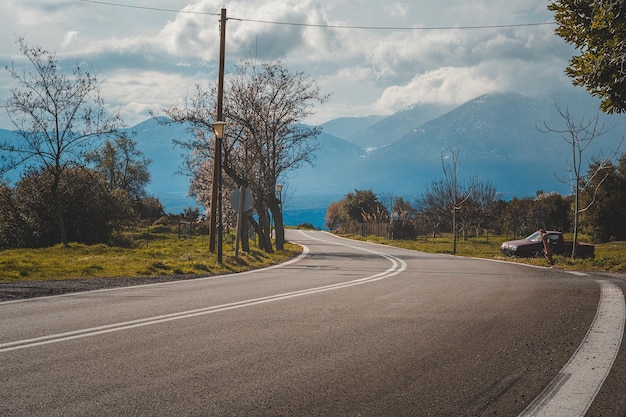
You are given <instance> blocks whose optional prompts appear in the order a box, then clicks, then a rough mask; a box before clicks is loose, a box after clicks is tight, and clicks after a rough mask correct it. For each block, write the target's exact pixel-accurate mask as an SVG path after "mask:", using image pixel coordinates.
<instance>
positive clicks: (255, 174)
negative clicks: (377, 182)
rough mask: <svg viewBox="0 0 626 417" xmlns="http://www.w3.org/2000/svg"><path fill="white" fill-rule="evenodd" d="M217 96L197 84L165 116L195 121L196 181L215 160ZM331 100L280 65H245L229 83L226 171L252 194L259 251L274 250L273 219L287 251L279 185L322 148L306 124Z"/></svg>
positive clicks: (280, 244) (279, 241)
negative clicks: (211, 137) (211, 139)
mask: <svg viewBox="0 0 626 417" xmlns="http://www.w3.org/2000/svg"><path fill="white" fill-rule="evenodd" d="M214 91H215V89H214V88H213V89H210V90H208V91H207V90H205V89H204V88H202V86H200V85H198V86H196V91H195V94H194V95H193V96H192V97H190V98H187V99H186V100H185V102H184V103H183V105H181V106H175V107H172V108H170V109H169V110H168V111H167V112H166V113H167V115H168V116H169V117H170V118H172V119H173V120H174V121H176V122H190V123H191V126H192V129H194V130H195V131H196V132H197V133H198V135H197V137H198V139H197V140H194V141H192V142H193V143H191V142H189V143H187V144H184V145H185V146H186V147H187V148H188V149H190V150H192V151H193V157H194V158H195V162H193V163H192V164H191V165H190V167H191V168H192V171H193V173H194V182H196V181H205V180H206V179H207V178H208V176H207V175H205V174H204V173H203V172H202V171H198V170H195V168H197V167H200V166H204V167H206V166H207V164H206V161H203V159H205V158H208V159H213V155H212V150H211V148H210V146H209V141H207V136H208V133H207V132H210V126H211V124H212V123H213V120H214V115H213V109H214V108H215V105H214V104H215V96H216V94H215V92H214ZM327 99H328V97H327V96H324V95H322V94H321V93H320V90H319V87H318V86H317V84H316V83H315V81H313V80H311V79H310V78H309V77H308V76H306V75H305V74H303V73H291V72H289V71H288V70H287V69H286V68H285V67H283V65H282V64H281V63H280V62H273V63H262V64H260V65H258V66H257V64H255V63H254V62H251V61H244V62H242V63H241V64H240V65H239V66H238V67H237V69H236V71H235V72H234V73H233V74H231V75H230V76H228V77H227V79H226V85H225V91H224V116H225V119H226V123H227V125H226V134H225V137H224V140H223V146H224V149H223V161H222V163H223V169H224V172H225V173H226V175H227V177H228V178H229V179H230V180H231V181H232V182H233V183H234V184H235V185H236V186H238V187H240V186H241V187H247V188H249V189H250V191H251V192H252V195H253V196H254V208H255V210H256V213H257V216H258V222H256V221H255V220H254V219H253V218H252V217H249V220H250V221H251V222H252V223H253V225H254V227H255V228H256V231H257V233H258V235H259V242H260V246H261V247H262V248H263V249H264V250H266V251H268V252H272V251H273V248H272V244H271V239H270V236H271V224H270V218H273V220H274V225H275V227H276V247H277V249H283V246H284V224H283V216H282V207H281V204H280V197H279V195H278V193H277V185H278V183H279V182H280V180H281V178H284V176H285V174H286V173H287V172H288V171H290V170H294V169H297V168H299V167H300V166H301V165H302V164H304V163H310V162H311V161H312V158H313V156H314V151H315V150H316V149H317V143H316V142H315V141H314V140H313V139H314V138H315V137H316V136H317V135H318V134H319V133H320V129H319V128H317V127H311V126H307V125H305V124H303V123H304V120H305V119H306V118H307V117H308V116H310V115H311V114H312V109H313V106H314V105H315V104H321V103H324V102H325V101H326V100H327ZM270 213H271V216H270Z"/></svg>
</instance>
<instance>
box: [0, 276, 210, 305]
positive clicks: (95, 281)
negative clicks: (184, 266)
mask: <svg viewBox="0 0 626 417" xmlns="http://www.w3.org/2000/svg"><path fill="white" fill-rule="evenodd" d="M203 276H206V275H172V276H158V277H145V278H88V279H68V280H56V281H22V282H15V283H0V302H2V301H10V300H19V299H24V298H33V297H44V296H49V295H60V294H67V293H71V292H79V291H92V290H98V289H103V288H115V287H128V286H132V285H142V284H153V283H159V282H168V281H179V280H185V279H194V278H200V277H203Z"/></svg>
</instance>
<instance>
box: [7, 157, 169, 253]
mask: <svg viewBox="0 0 626 417" xmlns="http://www.w3.org/2000/svg"><path fill="white" fill-rule="evenodd" d="M54 181H55V179H54V175H53V174H52V173H51V172H50V171H49V170H43V171H31V172H29V173H28V174H26V175H24V176H23V177H22V178H21V179H20V180H19V181H18V183H17V184H16V185H15V188H11V187H9V186H8V185H6V184H5V185H1V186H0V213H2V216H0V248H14V247H43V246H50V245H53V244H55V243H57V242H59V236H58V229H57V227H56V226H57V223H56V222H57V213H56V210H55V209H54V204H53V195H52V194H53V193H52V189H51V186H50V184H51V183H52V182H54ZM58 192H59V194H60V195H61V196H62V209H63V210H62V213H63V216H62V218H63V222H64V227H65V230H66V234H67V237H68V239H69V240H70V241H73V242H80V243H86V244H94V243H109V242H111V241H112V240H115V241H117V242H121V240H122V239H121V238H120V237H119V234H120V232H121V231H123V230H124V229H125V228H126V227H128V226H129V225H133V224H135V223H136V222H137V219H138V215H137V212H136V211H135V207H136V206H137V205H138V204H143V202H144V201H145V204H146V206H150V207H152V208H151V209H150V210H145V211H144V214H145V213H146V212H148V213H150V212H151V213H152V215H153V216H156V215H159V214H161V213H162V211H163V208H162V206H161V205H160V203H159V202H158V200H156V199H154V198H146V199H140V200H137V201H133V200H132V199H131V196H130V195H129V194H128V193H127V192H126V191H124V190H121V189H116V190H114V191H109V190H108V187H107V183H106V181H105V179H104V178H103V176H102V175H101V174H99V173H97V172H94V171H92V170H90V169H88V168H67V169H65V170H64V171H63V173H62V175H61V176H60V178H59V183H58ZM123 246H128V244H124V245H123Z"/></svg>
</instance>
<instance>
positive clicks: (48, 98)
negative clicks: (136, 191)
mask: <svg viewBox="0 0 626 417" xmlns="http://www.w3.org/2000/svg"><path fill="white" fill-rule="evenodd" d="M17 43H18V46H19V48H20V51H21V52H22V54H23V55H24V57H25V58H26V59H27V61H28V62H29V63H30V64H31V65H32V67H33V71H32V72H27V71H26V70H19V69H17V68H15V67H14V66H13V65H11V66H7V67H6V69H7V71H8V72H9V74H10V76H11V77H12V78H13V80H14V81H15V82H16V83H17V87H16V88H14V89H13V90H12V91H11V95H10V97H9V98H8V100H7V101H6V104H5V108H6V110H7V113H8V116H9V118H10V119H11V121H12V122H13V125H14V126H15V127H16V130H17V132H18V134H19V136H20V140H18V141H14V142H3V143H0V153H1V151H5V155H8V158H7V159H5V160H4V161H3V163H2V166H1V167H0V172H2V171H5V170H9V169H13V168H16V167H17V166H20V165H25V166H27V167H28V168H33V169H42V170H43V171H45V172H47V173H49V174H50V175H51V176H52V181H51V182H49V183H47V186H48V187H49V191H50V196H51V199H50V200H49V201H48V203H49V204H50V206H51V209H52V210H53V211H54V213H55V218H56V226H57V230H58V233H57V240H59V239H60V241H61V242H62V243H63V244H67V242H68V236H67V232H66V225H65V223H64V220H65V216H64V214H63V211H64V209H65V199H64V197H63V196H62V194H61V193H60V183H61V178H62V176H63V173H64V172H65V171H66V170H67V169H69V168H72V167H75V166H80V165H82V164H83V163H84V162H83V161H84V160H85V158H86V156H87V154H88V153H89V152H90V151H91V150H92V149H93V148H94V144H95V143H96V142H99V141H100V140H101V139H104V138H105V137H106V136H107V135H113V136H115V135H117V132H118V128H120V127H121V126H122V121H121V119H120V117H119V115H109V114H108V112H107V111H106V109H105V104H104V100H103V99H102V97H101V96H100V84H99V83H98V81H97V79H96V76H95V75H94V74H93V73H91V72H90V71H88V70H86V69H85V68H83V67H82V66H81V65H77V66H76V67H75V68H74V70H73V72H72V74H71V76H69V75H66V74H64V73H63V72H62V67H61V66H60V64H59V62H58V59H57V57H56V55H55V54H54V53H52V52H48V51H46V50H45V49H42V48H40V47H37V46H30V45H28V44H27V43H26V41H25V40H24V38H18V40H17Z"/></svg>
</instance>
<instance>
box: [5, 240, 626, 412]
mask: <svg viewBox="0 0 626 417" xmlns="http://www.w3.org/2000/svg"><path fill="white" fill-rule="evenodd" d="M288 238H289V239H290V240H291V241H292V242H298V243H301V244H303V245H305V247H306V250H305V256H303V257H302V258H299V259H297V260H296V261H294V262H291V263H288V264H285V265H281V266H279V267H276V268H270V269H265V270H261V271H255V272H251V273H241V274H236V275H228V276H219V277H213V278H206V279H196V280H190V281H181V282H174V283H161V284H154V285H146V286H138V287H131V288H118V289H111V290H102V291H93V292H87V293H78V294H69V295H64V296H53V297H45V298H37V299H28V300H21V301H13V302H4V303H0V416H156V415H160V416H174V415H176V416H487V415H493V416H518V415H564V416H565V415H567V416H571V415H577V414H570V413H571V412H572V411H571V410H570V411H567V409H566V408H564V407H566V406H567V404H570V403H571V404H574V403H573V402H572V401H571V400H570V399H568V397H567V395H575V396H576V398H583V397H582V395H583V394H585V393H586V394H588V395H587V396H588V397H589V398H590V399H589V400H588V401H587V400H584V401H582V402H583V403H584V402H589V404H583V405H582V406H581V407H584V409H583V410H582V411H580V413H582V414H579V415H585V413H586V415H587V416H620V417H623V416H626V395H625V392H626V389H625V388H626V382H624V381H626V348H625V347H624V344H625V343H622V336H623V330H624V321H623V312H622V310H621V308H622V306H623V304H624V296H623V291H624V288H625V287H626V283H625V281H624V279H623V277H620V276H613V277H609V276H602V275H578V274H571V273H566V272H563V271H557V270H552V269H548V268H530V267H527V266H521V265H516V264H508V263H501V262H492V261H484V260H474V259H466V258H461V257H452V256H446V255H432V254H424V253H419V252H413V251H407V250H403V249H397V248H391V247H386V246H381V245H371V244H366V243H360V242H353V241H348V240H344V239H340V238H337V237H334V236H331V235H329V234H326V233H323V232H309V231H307V232H298V231H290V235H289V236H288ZM620 319H621V321H620ZM620 326H621V327H620ZM607 338H608V339H607ZM599 369H600V370H601V369H605V371H602V372H600V371H598V370H599ZM581 381H583V382H581ZM597 381H599V382H597ZM598 384H599V385H598ZM596 385H597V387H596ZM568 386H569V387H570V389H571V387H573V392H574V394H571V393H570V394H568ZM590 392H591V394H589V393H590ZM563 398H564V399H563ZM559 401H561V402H560V403H559ZM550 407H552V408H550ZM521 413H525V414H521Z"/></svg>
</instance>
